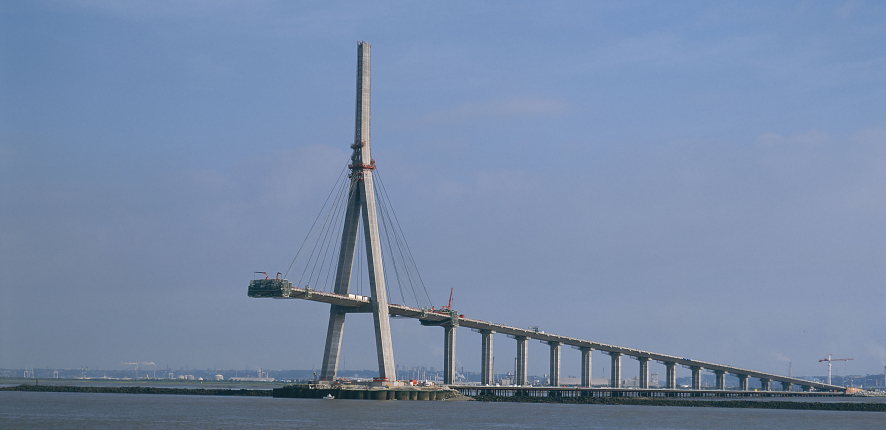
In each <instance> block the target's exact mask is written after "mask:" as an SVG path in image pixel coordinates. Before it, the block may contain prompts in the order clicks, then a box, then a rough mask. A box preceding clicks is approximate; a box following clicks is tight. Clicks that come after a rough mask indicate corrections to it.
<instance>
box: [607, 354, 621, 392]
mask: <svg viewBox="0 0 886 430" xmlns="http://www.w3.org/2000/svg"><path fill="white" fill-rule="evenodd" d="M607 354H609V357H610V358H611V360H610V361H611V364H610V367H611V368H612V371H611V374H610V376H609V386H610V387H612V388H621V355H622V354H621V353H620V352H608V353H607Z"/></svg>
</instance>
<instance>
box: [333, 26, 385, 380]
mask: <svg viewBox="0 0 886 430" xmlns="http://www.w3.org/2000/svg"><path fill="white" fill-rule="evenodd" d="M369 48H370V47H369V44H368V43H366V42H360V43H358V44H357V109H356V111H357V112H356V125H355V127H354V144H353V145H351V148H353V149H354V152H353V154H351V163H350V164H349V165H348V168H349V169H350V171H351V173H350V175H349V177H350V179H351V186H350V189H349V191H348V200H347V209H346V212H345V223H344V229H343V231H342V235H341V248H340V250H341V251H340V253H339V257H338V268H337V269H336V272H335V284H334V285H335V287H334V288H335V289H334V291H335V294H342V295H347V294H348V292H349V288H350V284H351V271H352V269H353V266H354V254H355V253H356V252H359V251H358V250H357V249H356V247H357V233H358V227H359V224H360V218H361V214H362V218H363V232H364V239H365V243H366V263H367V264H366V265H367V266H368V268H369V288H370V291H371V297H372V317H373V320H374V322H375V344H376V347H377V349H378V374H379V378H388V379H390V380H392V381H393V380H395V379H396V373H395V369H396V367H395V366H394V349H393V346H392V345H391V322H390V320H389V317H388V298H387V294H386V290H385V276H384V268H383V267H382V254H381V243H380V242H379V235H378V220H377V218H376V210H375V191H374V186H373V183H372V171H373V170H374V169H375V161H374V160H373V159H372V156H371V154H370V144H369V122H370V115H369V82H370V81H369ZM348 310H349V308H348V307H343V306H339V305H335V304H333V305H331V308H330V310H329V328H328V330H327V332H326V348H325V349H324V350H323V367H322V369H321V370H320V378H321V379H325V380H327V381H332V380H334V379H335V374H336V371H337V370H338V358H339V353H340V351H341V339H342V334H343V331H342V330H344V324H345V315H346V314H347V312H348Z"/></svg>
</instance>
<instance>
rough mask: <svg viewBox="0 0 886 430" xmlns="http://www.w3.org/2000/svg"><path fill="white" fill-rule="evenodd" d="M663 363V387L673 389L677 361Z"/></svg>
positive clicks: (675, 380)
mask: <svg viewBox="0 0 886 430" xmlns="http://www.w3.org/2000/svg"><path fill="white" fill-rule="evenodd" d="M664 365H665V388H667V389H669V390H675V389H676V388H677V363H674V362H671V361H666V362H665V363H664Z"/></svg>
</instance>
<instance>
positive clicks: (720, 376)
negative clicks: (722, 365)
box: [714, 370, 726, 390]
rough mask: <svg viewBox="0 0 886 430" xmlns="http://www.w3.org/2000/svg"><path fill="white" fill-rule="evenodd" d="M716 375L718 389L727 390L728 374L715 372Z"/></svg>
mask: <svg viewBox="0 0 886 430" xmlns="http://www.w3.org/2000/svg"><path fill="white" fill-rule="evenodd" d="M714 375H716V376H717V389H718V390H725V389H726V372H725V371H722V370H715V371H714Z"/></svg>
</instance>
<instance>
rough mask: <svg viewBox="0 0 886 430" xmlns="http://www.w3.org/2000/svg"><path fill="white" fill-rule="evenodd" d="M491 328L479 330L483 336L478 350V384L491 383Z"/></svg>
mask: <svg viewBox="0 0 886 430" xmlns="http://www.w3.org/2000/svg"><path fill="white" fill-rule="evenodd" d="M493 333H495V332H494V331H492V330H480V336H482V338H483V342H482V346H481V351H480V384H481V385H493V383H494V382H493V381H492V376H493V375H492V334H493Z"/></svg>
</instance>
